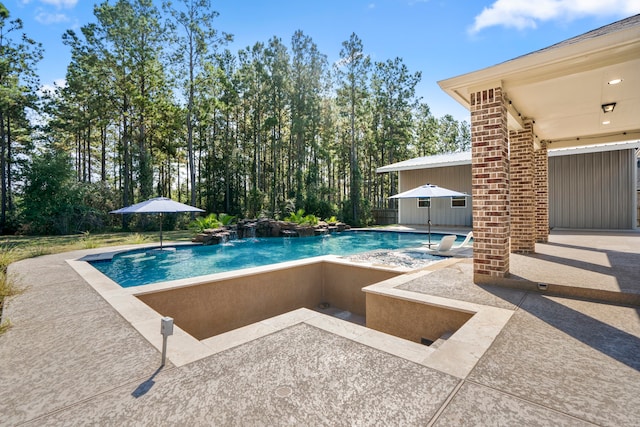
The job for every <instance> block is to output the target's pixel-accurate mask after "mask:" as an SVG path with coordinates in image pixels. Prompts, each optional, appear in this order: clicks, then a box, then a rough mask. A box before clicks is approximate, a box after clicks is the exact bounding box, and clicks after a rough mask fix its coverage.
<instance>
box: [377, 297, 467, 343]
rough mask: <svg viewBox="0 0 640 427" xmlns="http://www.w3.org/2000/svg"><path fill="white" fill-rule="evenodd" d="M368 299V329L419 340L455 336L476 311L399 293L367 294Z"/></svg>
mask: <svg viewBox="0 0 640 427" xmlns="http://www.w3.org/2000/svg"><path fill="white" fill-rule="evenodd" d="M366 300H367V301H366V304H367V328H371V329H375V330H377V331H380V332H384V333H386V334H390V335H395V336H396V337H400V338H403V339H405V340H409V341H413V342H417V343H420V342H422V339H423V338H426V339H428V340H430V341H433V342H435V341H437V340H438V339H439V338H441V337H443V336H448V335H451V334H453V333H454V332H456V331H457V330H458V329H460V328H461V327H462V325H464V324H465V323H466V322H467V321H468V320H469V319H471V317H472V316H473V315H474V314H475V313H469V312H465V311H461V310H453V309H450V308H445V307H439V306H436V305H430V304H425V303H422V302H418V301H410V300H406V299H402V298H398V297H397V296H388V295H378V294H373V293H367V294H366Z"/></svg>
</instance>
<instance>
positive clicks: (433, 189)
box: [389, 184, 469, 246]
mask: <svg viewBox="0 0 640 427" xmlns="http://www.w3.org/2000/svg"><path fill="white" fill-rule="evenodd" d="M468 196H469V195H468V194H465V193H460V192H458V191H454V190H449V189H448V188H444V187H438V186H437V185H434V184H425V185H421V186H420V187H416V188H412V189H411V190H407V191H403V192H402V193H398V194H396V195H395V196H391V197H389V198H390V199H429V206H427V226H428V230H429V246H431V199H432V198H434V197H436V198H437V197H468Z"/></svg>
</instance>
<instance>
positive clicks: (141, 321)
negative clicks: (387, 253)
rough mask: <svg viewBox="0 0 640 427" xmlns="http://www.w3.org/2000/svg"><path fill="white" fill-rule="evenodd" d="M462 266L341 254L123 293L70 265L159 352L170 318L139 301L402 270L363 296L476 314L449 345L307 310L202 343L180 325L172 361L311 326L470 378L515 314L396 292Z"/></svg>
mask: <svg viewBox="0 0 640 427" xmlns="http://www.w3.org/2000/svg"><path fill="white" fill-rule="evenodd" d="M459 261H460V260H459V259H455V258H453V259H445V260H442V261H438V262H435V263H433V264H431V265H429V266H428V267H425V268H422V269H418V270H409V269H407V268H404V267H392V266H385V265H380V264H375V263H368V262H362V261H358V262H353V261H350V260H348V259H346V258H344V257H340V256H337V255H324V256H319V257H313V258H306V259H303V260H295V261H287V262H283V263H278V264H271V265H267V266H261V267H253V268H247V269H243V270H236V271H230V272H223V273H215V274H210V275H206V276H198V277H195V278H189V279H178V280H173V281H168V282H161V283H155V284H149V285H143V286H137V287H129V288H123V287H121V286H120V285H118V284H117V283H115V282H114V281H113V280H111V279H110V278H108V277H107V276H105V275H104V274H103V273H101V272H100V271H98V270H97V269H95V268H94V267H93V266H92V265H91V264H90V263H89V262H88V260H87V259H86V258H80V259H67V260H66V262H67V263H68V264H69V265H70V266H71V268H73V269H74V270H75V271H76V272H77V273H78V274H79V275H80V276H81V277H82V278H83V279H84V280H85V281H86V282H87V283H88V284H89V285H90V286H91V287H92V288H93V289H94V290H95V291H96V292H97V293H98V294H100V295H101V296H102V298H104V299H105V300H106V301H107V303H109V304H110V305H111V306H112V307H113V308H114V309H115V310H116V311H117V312H118V313H119V314H120V315H121V316H122V317H123V318H124V319H125V320H126V321H127V322H128V323H130V324H131V326H132V327H133V328H135V329H136V330H137V331H138V332H139V333H140V334H141V335H142V336H143V337H144V338H145V339H146V340H147V341H148V342H149V343H150V344H152V345H153V346H154V347H155V348H156V349H158V350H159V351H162V346H163V339H162V335H161V334H160V323H161V319H162V317H163V316H162V315H161V314H160V313H158V312H157V311H155V310H153V309H152V308H151V307H149V306H148V305H146V304H145V303H144V302H142V301H141V300H140V299H139V298H137V295H142V294H145V293H150V292H157V291H162V290H167V289H174V288H179V287H185V286H193V285H197V284H201V283H208V282H211V281H214V280H224V279H226V278H232V277H233V278H237V277H242V276H248V275H253V274H257V273H264V272H268V271H274V270H281V269H287V268H291V267H295V266H300V265H308V264H313V263H318V262H331V263H338V264H347V265H353V266H357V267H360V268H372V269H384V270H390V271H398V272H400V273H403V274H400V275H398V276H396V277H393V278H391V279H387V280H384V281H382V282H379V283H376V284H373V285H370V286H367V287H365V288H363V291H364V292H367V293H373V294H378V295H385V296H389V297H393V298H400V299H405V300H408V301H415V302H419V303H422V304H427V305H433V306H437V307H442V308H448V309H453V310H458V311H464V312H467V313H473V316H472V317H471V318H470V319H469V320H468V321H467V322H466V323H465V324H464V325H463V326H462V327H461V328H460V329H458V331H456V332H455V333H454V334H453V335H452V336H451V337H449V338H448V339H447V340H445V341H444V342H442V344H441V345H440V346H439V347H438V348H433V347H428V346H424V345H422V344H418V343H414V342H412V341H408V340H404V339H402V338H398V337H395V336H393V335H389V334H386V333H383V332H379V331H376V330H373V329H369V328H366V327H364V326H360V325H356V324H353V323H350V322H347V321H344V320H341V319H338V318H335V317H331V316H328V315H325V314H322V313H319V312H316V311H313V310H309V309H306V308H299V309H296V310H293V311H290V312H287V313H284V314H281V315H278V316H274V317H271V318H269V319H265V320H263V321H260V322H256V323H253V324H251V325H248V326H244V327H242V328H238V329H234V330H232V331H229V332H226V333H223V334H220V335H216V336H213V337H210V338H207V339H204V340H201V341H199V340H197V339H196V338H194V337H193V336H191V335H190V334H188V333H187V332H185V331H184V330H183V329H181V328H180V327H178V326H177V325H175V326H174V332H173V335H172V336H170V337H169V338H168V342H167V359H168V360H169V361H170V362H171V363H172V364H173V365H175V366H183V365H186V364H188V363H191V362H195V361H197V360H200V359H203V358H205V357H208V356H211V355H214V354H217V353H219V352H222V351H225V350H228V349H230V348H233V347H237V346H239V345H242V344H245V343H248V342H250V341H253V340H255V339H258V338H261V337H263V336H266V335H269V334H272V333H276V332H278V331H281V330H283V329H285V328H288V327H291V326H294V325H297V324H300V323H305V324H307V325H311V326H314V327H317V328H320V329H322V330H325V331H327V332H330V333H333V334H335V335H338V336H341V337H344V338H347V339H350V340H352V341H355V342H358V343H361V344H364V345H367V346H369V347H372V348H375V349H377V350H380V351H383V352H386V353H389V354H392V355H394V356H397V357H400V358H403V359H406V360H409V361H412V362H415V363H417V364H420V365H423V366H426V367H430V368H433V369H436V370H438V371H441V372H445V373H448V374H450V375H453V376H455V377H457V378H461V379H464V378H466V377H467V375H468V374H469V373H470V372H471V370H472V369H473V367H474V366H475V365H476V363H477V362H478V360H479V359H480V357H482V355H483V354H484V353H485V351H486V350H487V349H488V348H489V347H490V346H491V344H492V343H493V341H494V340H495V338H496V337H497V336H498V334H499V333H500V331H501V330H502V328H503V327H504V326H505V325H506V323H507V322H508V321H509V319H510V318H511V316H512V315H513V313H514V311H513V310H509V309H504V308H497V307H492V306H486V305H481V304H476V303H471V302H466V301H460V300H454V299H449V298H443V297H437V296H432V295H428V294H421V293H416V292H411V291H406V290H401V289H396V287H398V286H400V285H402V284H404V283H407V282H410V281H412V280H415V279H416V278H419V277H422V276H424V275H427V274H431V273H432V272H433V271H436V270H439V269H440V268H445V267H446V266H448V265H451V264H453V263H455V262H459Z"/></svg>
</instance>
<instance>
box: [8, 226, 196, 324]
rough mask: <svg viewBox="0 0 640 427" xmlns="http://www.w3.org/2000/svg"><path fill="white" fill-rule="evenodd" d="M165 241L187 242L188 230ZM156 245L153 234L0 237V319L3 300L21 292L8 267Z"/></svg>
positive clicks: (171, 234)
mask: <svg viewBox="0 0 640 427" xmlns="http://www.w3.org/2000/svg"><path fill="white" fill-rule="evenodd" d="M162 236H163V238H164V240H165V241H191V238H192V237H193V232H191V231H188V230H179V231H165V232H163V233H162ZM153 242H159V235H158V232H157V231H149V232H144V233H103V234H90V233H88V232H87V233H83V234H76V235H69V236H0V318H1V317H2V308H3V306H4V300H5V298H6V297H9V296H12V295H17V294H19V293H20V292H21V288H20V286H19V284H18V280H17V278H15V277H12V276H11V275H10V274H8V272H7V267H9V264H11V263H13V262H16V261H20V260H21V259H26V258H34V257H38V256H42V255H50V254H57V253H62V252H69V251H74V250H80V249H93V248H100V247H108V246H120V245H136V244H142V243H153ZM10 327H11V323H10V322H9V320H8V319H6V320H5V321H4V322H2V323H1V324H0V335H1V334H3V333H4V332H6V330H7V329H9V328H10Z"/></svg>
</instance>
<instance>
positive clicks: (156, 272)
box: [91, 231, 462, 288]
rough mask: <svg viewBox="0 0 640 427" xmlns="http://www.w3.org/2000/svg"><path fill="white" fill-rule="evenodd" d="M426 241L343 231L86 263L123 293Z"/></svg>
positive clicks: (124, 255) (130, 254) (413, 236)
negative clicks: (150, 285) (240, 271)
mask: <svg viewBox="0 0 640 427" xmlns="http://www.w3.org/2000/svg"><path fill="white" fill-rule="evenodd" d="M442 236H443V235H442V234H431V241H432V242H438V241H439V240H440V239H441V238H442ZM426 240H427V236H426V235H425V234H422V233H398V232H383V231H347V232H343V233H337V234H327V235H323V236H316V237H293V238H292V237H282V238H281V237H275V238H261V239H243V240H233V241H231V242H229V243H225V244H222V245H211V246H201V245H186V246H177V247H176V250H175V251H171V252H170V251H167V252H149V251H148V249H142V250H135V251H129V252H124V253H120V254H116V255H115V256H114V257H113V259H111V260H110V261H92V262H91V264H92V265H93V266H94V267H95V268H96V269H97V270H99V271H100V272H102V273H103V274H105V275H106V276H108V277H109V278H110V279H112V280H113V281H115V282H116V283H118V284H120V286H122V287H125V288H128V287H132V286H141V285H146V284H150V283H156V282H164V281H168V280H177V279H184V278H188V277H195V276H202V275H206V274H213V273H221V272H225V271H232V270H239V269H243V268H249V267H259V266H263V265H269V264H276V263H279V262H285V261H293V260H298V259H304V258H310V257H315V256H321V255H329V254H332V255H340V256H346V255H353V254H357V253H362V252H368V251H372V250H377V249H388V250H395V249H402V248H410V247H417V246H420V245H422V244H423V243H425V242H426ZM459 240H462V237H459ZM434 259H439V257H434Z"/></svg>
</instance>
